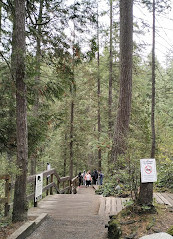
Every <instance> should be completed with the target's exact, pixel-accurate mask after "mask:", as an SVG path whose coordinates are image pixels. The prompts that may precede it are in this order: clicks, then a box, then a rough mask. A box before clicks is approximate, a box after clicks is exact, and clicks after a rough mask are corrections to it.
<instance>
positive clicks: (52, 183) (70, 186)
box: [0, 169, 78, 216]
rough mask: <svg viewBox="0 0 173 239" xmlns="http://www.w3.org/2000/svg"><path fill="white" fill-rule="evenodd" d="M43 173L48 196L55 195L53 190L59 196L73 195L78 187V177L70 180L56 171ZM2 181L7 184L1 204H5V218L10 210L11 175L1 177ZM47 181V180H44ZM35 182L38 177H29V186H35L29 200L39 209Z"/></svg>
mask: <svg viewBox="0 0 173 239" xmlns="http://www.w3.org/2000/svg"><path fill="white" fill-rule="evenodd" d="M42 173H43V182H44V184H45V185H44V184H43V189H42V191H43V192H46V195H49V193H50V195H53V189H55V192H56V193H58V194H62V193H66V192H67V193H73V192H75V191H76V190H75V189H76V187H77V186H78V177H77V176H76V177H75V178H73V179H70V176H66V177H60V176H59V175H58V173H57V172H56V170H55V169H51V170H46V171H44V172H42ZM0 179H4V180H5V181H6V182H5V197H4V198H0V203H2V204H5V216H7V215H8V212H9V208H10V189H11V187H10V185H11V184H10V177H9V175H3V176H0ZM44 179H45V180H44ZM35 180H36V175H32V176H28V177H27V184H29V183H31V184H32V185H33V187H32V188H33V192H32V193H31V194H30V195H28V196H27V200H28V201H31V200H33V202H34V207H37V202H35Z"/></svg>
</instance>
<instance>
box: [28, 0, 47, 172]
mask: <svg viewBox="0 0 173 239" xmlns="http://www.w3.org/2000/svg"><path fill="white" fill-rule="evenodd" d="M43 2H44V0H40V6H39V15H38V21H37V23H38V26H37V27H38V29H37V35H36V42H37V49H36V76H35V82H36V84H37V85H38V83H39V81H40V75H41V72H40V65H41V34H42V25H41V23H42V16H43ZM38 110H39V94H38V91H37V93H36V95H35V101H34V106H33V116H34V118H38ZM36 157H37V150H35V152H33V154H32V155H31V157H30V161H31V175H33V174H36V166H37V162H36Z"/></svg>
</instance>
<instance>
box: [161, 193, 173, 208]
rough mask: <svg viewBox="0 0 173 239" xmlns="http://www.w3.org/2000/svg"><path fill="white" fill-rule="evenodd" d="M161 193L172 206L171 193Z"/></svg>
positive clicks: (172, 197)
mask: <svg viewBox="0 0 173 239" xmlns="http://www.w3.org/2000/svg"><path fill="white" fill-rule="evenodd" d="M163 195H164V197H165V198H166V199H167V200H168V201H169V202H170V204H171V206H173V194H171V193H163Z"/></svg>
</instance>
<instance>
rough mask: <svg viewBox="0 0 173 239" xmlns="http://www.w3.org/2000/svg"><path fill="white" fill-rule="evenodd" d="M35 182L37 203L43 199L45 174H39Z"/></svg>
mask: <svg viewBox="0 0 173 239" xmlns="http://www.w3.org/2000/svg"><path fill="white" fill-rule="evenodd" d="M35 181H36V182H35V202H37V201H38V200H39V199H41V198H42V189H43V174H42V173H41V174H37V175H36V179H35Z"/></svg>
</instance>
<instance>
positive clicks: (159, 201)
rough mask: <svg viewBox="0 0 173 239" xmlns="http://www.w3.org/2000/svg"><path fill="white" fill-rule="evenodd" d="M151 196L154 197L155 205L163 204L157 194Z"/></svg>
mask: <svg viewBox="0 0 173 239" xmlns="http://www.w3.org/2000/svg"><path fill="white" fill-rule="evenodd" d="M153 195H154V198H155V199H156V201H157V203H160V204H164V203H163V201H162V200H161V199H160V197H159V196H158V193H154V194H153Z"/></svg>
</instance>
